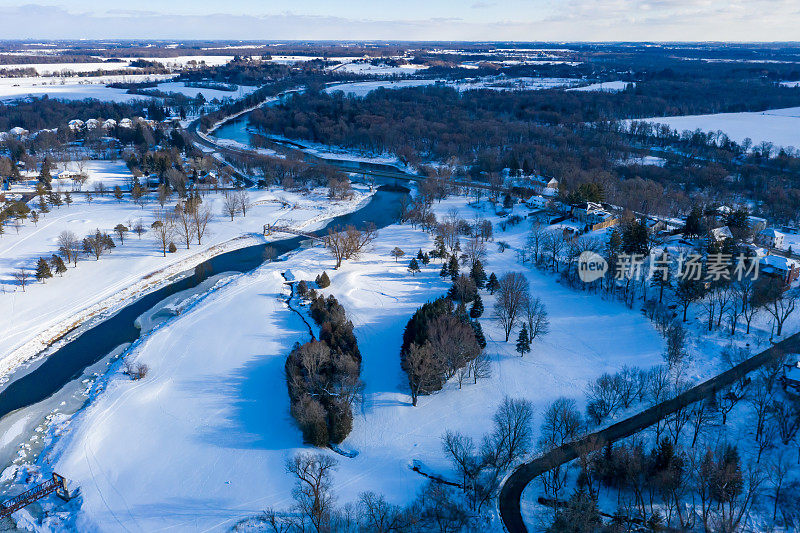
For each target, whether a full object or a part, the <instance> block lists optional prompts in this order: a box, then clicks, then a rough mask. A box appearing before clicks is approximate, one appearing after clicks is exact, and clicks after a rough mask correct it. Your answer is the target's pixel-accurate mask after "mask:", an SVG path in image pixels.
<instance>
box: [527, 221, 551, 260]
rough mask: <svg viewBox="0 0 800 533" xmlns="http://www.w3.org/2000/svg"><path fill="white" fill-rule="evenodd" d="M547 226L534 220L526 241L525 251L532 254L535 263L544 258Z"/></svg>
mask: <svg viewBox="0 0 800 533" xmlns="http://www.w3.org/2000/svg"><path fill="white" fill-rule="evenodd" d="M546 234H547V228H546V227H545V226H544V225H543V224H541V223H540V222H533V223H532V224H531V230H530V232H529V233H528V239H527V240H526V241H525V253H526V254H528V255H529V256H530V258H531V259H532V260H533V262H534V263H535V264H537V265H538V264H539V262H540V261H541V258H542V249H543V247H544V242H545V235H546Z"/></svg>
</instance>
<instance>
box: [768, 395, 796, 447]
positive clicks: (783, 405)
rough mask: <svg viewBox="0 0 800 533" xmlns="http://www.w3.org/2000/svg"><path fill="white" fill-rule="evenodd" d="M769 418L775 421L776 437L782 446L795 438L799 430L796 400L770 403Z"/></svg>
mask: <svg viewBox="0 0 800 533" xmlns="http://www.w3.org/2000/svg"><path fill="white" fill-rule="evenodd" d="M770 416H771V417H772V419H773V420H775V426H776V428H777V429H778V436H779V437H780V439H781V442H782V443H783V444H784V445H788V444H789V443H790V442H792V441H793V440H794V439H795V438H796V437H797V432H798V430H800V403H798V402H797V401H796V400H786V401H784V400H777V401H774V402H772V407H771V408H770Z"/></svg>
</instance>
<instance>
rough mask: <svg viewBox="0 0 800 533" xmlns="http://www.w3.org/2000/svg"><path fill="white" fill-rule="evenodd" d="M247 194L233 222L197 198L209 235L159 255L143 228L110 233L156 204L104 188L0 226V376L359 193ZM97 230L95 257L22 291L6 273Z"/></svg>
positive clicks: (102, 175)
mask: <svg viewBox="0 0 800 533" xmlns="http://www.w3.org/2000/svg"><path fill="white" fill-rule="evenodd" d="M88 168H89V171H90V175H92V176H93V178H92V179H96V180H102V181H103V182H106V181H107V180H112V181H111V183H114V181H113V180H121V181H124V180H126V179H127V169H126V168H125V166H124V164H123V163H118V162H94V163H92V164H91V165H90V166H89V167H88ZM250 196H251V200H252V201H253V203H254V205H253V207H252V208H251V209H250V210H248V213H247V216H246V217H244V218H243V217H242V216H241V215H239V216H237V217H236V219H235V220H234V221H233V222H231V221H230V218H229V217H227V216H226V215H224V214H223V196H222V193H215V194H211V195H209V196H207V197H206V198H205V199H204V202H209V203H210V205H211V206H212V211H213V212H214V214H215V219H214V221H213V222H212V223H211V224H210V225H209V229H208V232H209V233H208V236H207V237H205V238H204V239H203V243H202V245H201V246H197V245H196V244H194V245H192V246H191V248H190V249H188V250H187V249H186V247H185V246H183V245H181V244H179V242H178V239H177V238H176V245H178V251H177V252H176V253H174V254H168V255H167V257H166V258H164V257H162V253H161V250H160V249H159V248H158V246H157V244H156V242H155V240H154V238H153V237H152V236H151V235H150V233H145V234H144V235H143V236H142V237H141V239H139V238H138V237H137V236H136V235H135V234H134V233H133V232H130V233H128V235H127V236H126V238H125V244H124V245H120V243H119V238H118V237H117V236H116V234H114V233H113V228H114V226H116V225H117V224H119V223H122V224H125V225H126V226H128V227H131V226H132V224H135V223H136V221H137V220H139V219H141V220H142V222H143V225H144V227H145V228H147V229H148V230H149V228H150V224H151V223H152V221H153V209H154V208H155V207H157V204H156V203H155V201H154V200H153V199H151V201H150V203H149V204H148V205H147V206H146V207H145V208H144V209H142V208H141V207H139V206H137V205H135V204H134V203H133V202H132V201H131V200H130V197H129V196H128V195H126V196H125V199H123V201H122V202H117V201H116V200H115V199H114V197H113V195H111V194H110V193H106V194H105V195H104V196H102V197H101V196H97V195H93V199H92V201H91V203H89V202H87V199H86V196H85V195H82V194H77V193H76V194H74V195H73V199H74V203H73V204H72V205H71V206H70V207H67V206H62V207H60V208H51V209H52V210H51V212H50V213H47V214H46V215H44V216H42V218H41V219H40V220H39V222H38V224H37V225H35V226H34V224H33V223H32V222H30V221H28V222H26V223H25V224H24V225H23V226H22V227H21V229H20V231H19V233H18V234H17V233H16V230H15V228H14V226H13V225H11V224H7V225H6V226H5V229H6V233H5V235H3V236H2V237H0V282H1V283H2V289H0V308H2V309H4V310H10V312H7V313H2V314H0V330H1V331H3V335H2V336H0V375H5V374H6V373H7V372H8V371H9V370H10V369H11V368H13V367H14V366H15V365H17V364H18V363H19V362H20V361H22V360H25V359H28V358H30V357H31V356H33V355H35V354H36V353H38V352H39V351H40V350H42V349H43V348H44V347H45V346H46V344H47V343H48V342H49V341H50V340H52V339H53V338H56V337H58V336H59V335H60V334H62V333H63V331H64V330H65V329H68V328H69V327H70V326H73V325H75V324H76V323H78V322H80V321H82V320H84V319H86V318H89V317H93V316H97V315H98V314H101V313H103V312H108V311H109V310H110V309H112V308H116V306H119V305H120V304H122V303H123V302H125V301H128V300H130V299H131V298H132V297H134V296H135V295H136V294H137V293H140V292H141V291H143V290H146V289H147V290H149V289H152V288H154V287H155V286H156V285H157V284H158V283H160V282H163V281H164V279H166V278H167V277H169V276H172V275H175V274H179V273H181V272H184V271H186V270H189V269H191V268H193V267H194V266H195V265H196V264H198V263H200V262H202V261H203V260H205V259H206V258H208V257H209V256H210V255H213V254H217V253H220V252H222V251H225V250H228V249H233V248H237V247H243V246H247V245H249V244H255V243H257V242H263V240H264V238H263V237H262V236H261V232H262V228H263V225H264V224H265V223H268V222H269V223H272V222H275V221H276V220H278V219H279V218H280V219H282V220H283V221H288V223H289V225H293V226H296V227H301V226H308V227H309V228H310V229H313V228H314V227H316V226H319V225H320V224H321V223H322V221H323V220H324V219H327V218H330V217H331V216H334V215H337V214H341V213H343V212H346V211H349V210H352V209H353V208H354V206H355V205H356V204H357V203H359V202H360V201H362V200H363V199H364V198H365V196H366V194H365V193H364V192H358V193H357V194H356V195H355V197H354V199H353V200H351V201H347V202H341V203H339V202H335V203H332V202H330V201H329V200H328V199H327V197H326V196H325V191H323V190H320V191H316V192H315V193H314V194H311V195H309V196H302V195H299V194H295V193H287V192H285V191H283V190H280V189H275V190H265V191H252V192H251V193H250ZM279 200H285V201H287V202H288V203H289V204H291V205H292V206H293V208H291V209H290V208H283V207H281V203H280V202H279ZM173 203H174V200H173ZM31 206H32V208H34V209H38V202H37V201H36V200H34V201H32V202H31ZM97 228H99V229H100V230H101V231H104V232H108V233H109V234H111V235H112V236H114V239H115V241H116V244H117V247H116V248H115V249H114V250H113V251H112V252H111V253H110V254H107V255H104V256H103V257H101V258H100V260H99V261H95V260H94V259H90V258H87V257H86V256H82V258H81V259H80V260H79V261H78V266H77V268H72V267H71V266H70V267H69V269H68V270H67V272H66V273H64V275H63V277H60V276H58V275H56V276H55V277H54V278H53V279H50V280H47V281H46V283H38V282H30V285H28V286H27V287H26V289H25V292H23V291H22V290H21V289H20V288H19V286H18V284H17V281H16V280H15V279H14V278H13V277H12V274H13V272H14V271H16V270H17V269H18V268H20V267H24V268H27V269H28V272H29V274H33V270H34V268H35V265H36V261H37V259H38V258H39V257H45V258H49V257H50V256H51V255H52V254H55V253H57V248H58V245H57V240H58V236H59V234H60V233H61V232H62V231H65V230H69V231H72V232H74V233H75V234H76V235H77V236H78V237H79V238H83V237H84V236H86V235H88V234H89V233H93V232H94V231H95V229H97ZM242 236H244V237H245V238H240V237H242ZM154 273H155V274H156V275H152V274H154ZM29 281H30V280H29Z"/></svg>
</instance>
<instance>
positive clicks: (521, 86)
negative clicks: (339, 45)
mask: <svg viewBox="0 0 800 533" xmlns="http://www.w3.org/2000/svg"><path fill="white" fill-rule="evenodd" d="M577 82H578V80H575V79H572V78H530V77H520V78H506V77H504V76H492V77H488V78H474V79H465V80H459V81H448V80H444V79H414V80H378V81H361V82H353V83H340V84H336V85H332V86H330V87H328V88H326V89H325V92H327V93H333V92H339V91H340V92H343V93H345V94H346V95H348V96H356V97H362V96H366V95H367V94H369V93H371V92H372V91H374V90H375V89H379V88H384V89H403V88H406V87H422V86H426V85H434V84H441V85H446V86H448V87H453V88H455V89H457V90H459V91H469V90H472V89H492V90H497V91H509V90H514V91H532V90H541V89H556V88H560V87H571V86H572V85H575V84H576V83H577Z"/></svg>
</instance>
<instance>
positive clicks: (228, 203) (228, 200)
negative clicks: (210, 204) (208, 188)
mask: <svg viewBox="0 0 800 533" xmlns="http://www.w3.org/2000/svg"><path fill="white" fill-rule="evenodd" d="M222 210H223V212H224V213H225V214H227V215H228V216H229V217H231V222H233V217H235V216H236V213H238V212H239V199H238V198H237V197H236V195H234V194H231V193H227V195H226V196H225V200H223V202H222Z"/></svg>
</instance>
